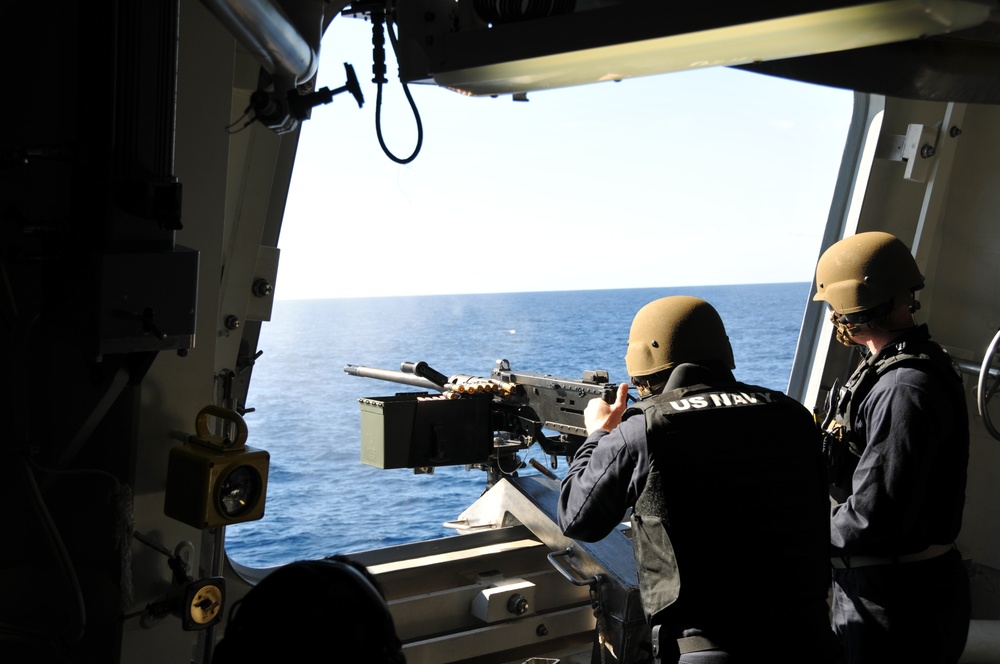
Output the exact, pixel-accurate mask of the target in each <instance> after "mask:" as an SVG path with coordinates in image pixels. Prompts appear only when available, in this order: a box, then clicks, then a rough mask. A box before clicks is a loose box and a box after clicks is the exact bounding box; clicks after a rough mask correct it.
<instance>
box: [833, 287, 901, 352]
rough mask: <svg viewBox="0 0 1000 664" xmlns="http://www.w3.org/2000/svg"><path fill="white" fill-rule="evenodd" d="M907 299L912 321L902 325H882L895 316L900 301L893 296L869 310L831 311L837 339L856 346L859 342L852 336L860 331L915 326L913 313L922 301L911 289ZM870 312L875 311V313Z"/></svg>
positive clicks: (899, 329) (890, 329) (888, 330)
mask: <svg viewBox="0 0 1000 664" xmlns="http://www.w3.org/2000/svg"><path fill="white" fill-rule="evenodd" d="M900 297H903V296H900ZM907 299H908V300H909V301H908V302H907V304H908V305H909V310H910V322H909V324H908V325H903V326H902V327H892V328H889V327H882V324H883V323H886V322H888V320H889V318H890V317H892V316H893V312H894V311H895V307H896V305H895V303H896V302H898V301H899V300H898V298H892V299H891V300H889V301H888V302H886V303H885V304H884V305H879V306H878V307H874V308H872V309H869V310H868V311H863V312H860V313H858V314H838V313H837V312H836V311H831V312H830V322H831V323H833V326H834V328H835V329H836V331H837V341H839V342H840V343H842V344H844V345H845V346H856V345H858V342H857V341H854V339H853V338H852V337H854V336H855V335H857V334H858V333H859V332H864V331H865V330H871V329H878V330H883V331H885V332H889V333H892V332H901V331H903V330H905V329H907V328H910V327H913V326H914V325H916V323H915V322H914V321H913V314H914V313H916V311H917V309H919V308H920V302H918V301H917V299H916V297H915V296H914V294H913V291H910V293H909V294H908V296H907ZM882 308H884V309H885V311H884V312H883V311H879V310H880V309H882ZM869 312H873V313H874V315H872V314H870V313H869ZM869 316H870V317H869ZM851 318H860V319H861V320H855V321H854V322H850V319H851Z"/></svg>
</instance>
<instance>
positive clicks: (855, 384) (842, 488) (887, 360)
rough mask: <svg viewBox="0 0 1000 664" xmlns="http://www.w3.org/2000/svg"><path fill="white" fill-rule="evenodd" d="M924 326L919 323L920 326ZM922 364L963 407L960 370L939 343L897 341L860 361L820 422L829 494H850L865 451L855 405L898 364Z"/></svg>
mask: <svg viewBox="0 0 1000 664" xmlns="http://www.w3.org/2000/svg"><path fill="white" fill-rule="evenodd" d="M922 328H923V326H921V329H922ZM912 366H916V367H921V368H923V369H925V370H926V371H929V372H933V373H934V374H935V375H938V376H941V377H942V379H944V380H945V381H946V384H947V385H949V388H948V389H947V392H948V394H949V395H952V396H953V398H954V399H955V406H956V408H957V412H959V413H961V412H963V411H964V410H965V396H964V393H963V388H962V372H961V370H960V369H959V368H958V365H956V364H955V362H954V360H952V359H951V356H950V355H949V354H948V352H947V351H945V350H944V349H943V348H941V346H940V345H938V344H937V343H935V342H933V341H931V340H930V339H926V338H917V339H910V340H906V341H900V342H898V343H896V344H893V345H892V346H890V347H888V348H887V349H883V351H881V352H879V353H878V354H876V355H872V356H869V357H868V358H867V359H866V360H865V361H863V362H861V364H859V365H858V367H857V368H856V369H855V370H854V373H853V374H851V377H850V378H849V379H848V380H847V383H845V384H844V386H843V387H842V388H840V390H839V392H837V388H836V384H835V385H834V389H833V391H834V392H837V396H836V401H834V402H833V403H832V404H831V405H830V406H829V407H828V412H827V413H826V417H825V419H824V423H823V429H824V431H823V453H824V455H825V456H826V460H827V469H828V479H829V483H830V485H831V495H833V496H834V498H835V499H836V500H838V501H842V500H843V499H844V498H845V497H846V495H848V494H850V488H851V478H852V476H853V474H854V469H855V468H856V467H857V465H858V460H859V459H860V458H861V454H862V453H863V452H864V451H865V441H864V440H862V439H861V438H860V436H858V435H857V434H856V432H855V431H854V421H855V417H856V415H857V412H858V408H859V407H860V405H861V404H862V403H863V402H864V400H865V397H867V396H868V393H869V392H871V390H872V388H873V387H874V386H875V383H876V382H878V379H879V378H880V377H881V376H883V375H884V374H885V373H886V372H888V371H891V370H892V369H896V368H899V367H912Z"/></svg>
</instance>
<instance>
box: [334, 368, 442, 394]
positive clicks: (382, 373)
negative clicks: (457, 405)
mask: <svg viewBox="0 0 1000 664" xmlns="http://www.w3.org/2000/svg"><path fill="white" fill-rule="evenodd" d="M344 373H347V374H350V375H352V376H361V377H362V378H375V379H376V380H385V381H389V382H390V383H401V384H403V385H412V386H413V387H420V388H423V389H425V390H434V391H435V392H443V391H444V388H443V387H442V386H440V385H437V384H436V383H434V382H433V381H430V380H427V379H426V378H423V377H422V376H417V375H415V374H411V373H403V372H402V371H390V370H389V369H376V368H374V367H362V366H358V365H356V364H348V365H347V366H346V367H344Z"/></svg>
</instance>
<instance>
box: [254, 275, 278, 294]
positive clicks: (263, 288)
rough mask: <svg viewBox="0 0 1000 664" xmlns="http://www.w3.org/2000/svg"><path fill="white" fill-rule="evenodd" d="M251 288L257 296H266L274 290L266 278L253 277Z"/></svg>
mask: <svg viewBox="0 0 1000 664" xmlns="http://www.w3.org/2000/svg"><path fill="white" fill-rule="evenodd" d="M251 290H253V294H254V295H255V296H257V297H267V296H268V295H270V294H271V293H273V292H274V286H272V285H271V282H270V281H268V280H267V279H255V280H254V282H253V288H252V289H251Z"/></svg>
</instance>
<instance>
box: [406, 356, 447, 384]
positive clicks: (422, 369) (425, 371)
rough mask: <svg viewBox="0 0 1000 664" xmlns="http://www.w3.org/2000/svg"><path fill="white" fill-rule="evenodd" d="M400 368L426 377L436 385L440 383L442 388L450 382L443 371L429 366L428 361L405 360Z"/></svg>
mask: <svg viewBox="0 0 1000 664" xmlns="http://www.w3.org/2000/svg"><path fill="white" fill-rule="evenodd" d="M399 370H400V371H402V372H403V373H408V374H413V375H414V376H420V377H421V378H426V379H427V380H429V381H431V382H432V383H434V384H435V385H440V386H441V387H442V388H443V387H444V386H445V385H446V384H447V383H448V377H447V376H445V375H444V374H443V373H440V372H438V371H435V370H434V369H432V368H431V367H429V366H428V365H427V363H426V362H403V363H401V364H400V365H399Z"/></svg>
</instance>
